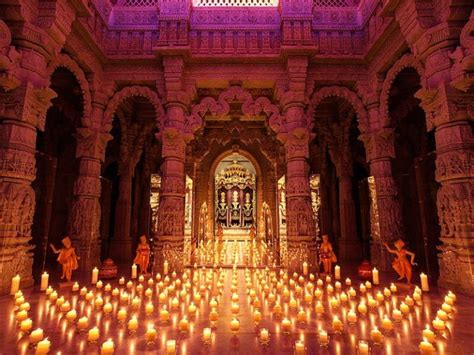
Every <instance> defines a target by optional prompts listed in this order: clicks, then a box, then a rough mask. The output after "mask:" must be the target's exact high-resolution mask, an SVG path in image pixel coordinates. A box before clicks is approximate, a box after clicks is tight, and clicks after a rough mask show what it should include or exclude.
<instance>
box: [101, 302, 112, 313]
mask: <svg viewBox="0 0 474 355" xmlns="http://www.w3.org/2000/svg"><path fill="white" fill-rule="evenodd" d="M112 310H113V307H112V303H110V302H107V303H106V304H104V308H103V311H104V313H105V314H110V313H112Z"/></svg>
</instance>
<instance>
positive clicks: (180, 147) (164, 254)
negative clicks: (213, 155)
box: [154, 102, 186, 271]
mask: <svg viewBox="0 0 474 355" xmlns="http://www.w3.org/2000/svg"><path fill="white" fill-rule="evenodd" d="M167 119H168V127H167V128H166V129H165V130H164V132H162V158H163V163H162V166H161V171H162V184H161V186H162V189H161V197H160V206H159V209H158V228H157V235H156V236H155V245H154V252H155V265H154V267H155V270H156V271H160V270H162V267H163V263H164V261H165V260H166V261H168V264H169V266H170V269H171V270H182V268H183V266H184V256H183V252H184V222H185V211H184V204H185V195H186V192H185V171H184V163H185V158H186V142H185V139H184V135H183V133H182V131H181V129H182V127H183V126H184V120H185V106H184V105H182V104H179V103H177V102H173V103H170V104H168V106H167Z"/></svg>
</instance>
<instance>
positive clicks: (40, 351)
mask: <svg viewBox="0 0 474 355" xmlns="http://www.w3.org/2000/svg"><path fill="white" fill-rule="evenodd" d="M50 348H51V342H50V341H49V340H48V338H46V339H44V340H41V341H39V342H38V344H37V345H36V351H35V354H36V355H45V354H47V353H49V349H50Z"/></svg>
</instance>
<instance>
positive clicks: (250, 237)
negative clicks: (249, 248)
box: [249, 224, 257, 242]
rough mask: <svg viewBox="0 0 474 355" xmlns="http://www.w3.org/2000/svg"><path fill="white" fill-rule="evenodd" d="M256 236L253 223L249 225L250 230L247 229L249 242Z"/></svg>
mask: <svg viewBox="0 0 474 355" xmlns="http://www.w3.org/2000/svg"><path fill="white" fill-rule="evenodd" d="M256 237H257V230H256V229H255V225H254V224H252V225H251V226H250V231H249V239H250V242H253V241H254V240H255V238H256Z"/></svg>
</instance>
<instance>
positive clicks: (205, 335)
mask: <svg viewBox="0 0 474 355" xmlns="http://www.w3.org/2000/svg"><path fill="white" fill-rule="evenodd" d="M211 337H212V330H211V328H204V329H203V330H202V341H203V342H204V344H209V343H210V342H211Z"/></svg>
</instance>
